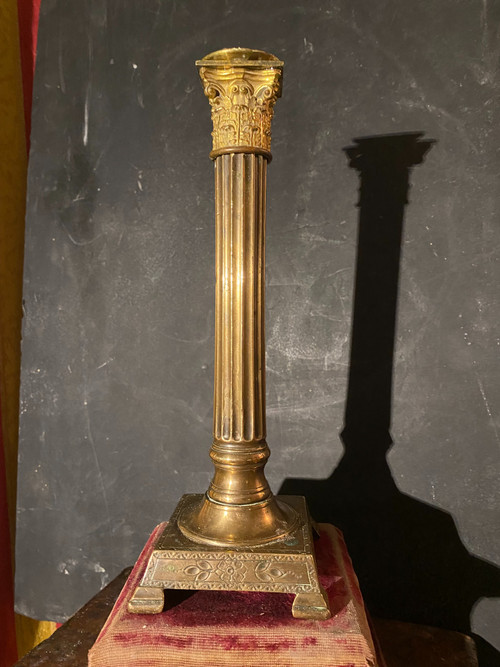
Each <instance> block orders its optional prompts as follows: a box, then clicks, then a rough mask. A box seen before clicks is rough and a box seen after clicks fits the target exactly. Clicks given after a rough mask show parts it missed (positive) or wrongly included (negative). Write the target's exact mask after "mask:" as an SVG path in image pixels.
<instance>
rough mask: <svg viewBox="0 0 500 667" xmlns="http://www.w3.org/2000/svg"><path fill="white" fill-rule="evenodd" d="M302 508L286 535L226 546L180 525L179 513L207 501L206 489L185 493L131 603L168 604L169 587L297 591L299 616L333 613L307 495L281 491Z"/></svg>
mask: <svg viewBox="0 0 500 667" xmlns="http://www.w3.org/2000/svg"><path fill="white" fill-rule="evenodd" d="M280 500H281V501H283V502H284V503H286V505H288V506H291V507H292V508H293V509H294V511H295V512H296V513H297V516H298V522H297V524H296V528H295V529H294V530H293V531H292V532H290V533H289V534H288V535H286V537H285V538H283V539H280V540H276V541H274V542H271V543H268V544H264V545H258V546H253V547H248V546H240V547H237V546H236V545H235V546H233V547H231V548H221V547H219V546H217V545H211V544H199V543H197V542H194V541H192V540H190V539H188V538H187V537H186V536H185V535H184V534H183V533H182V532H181V531H180V529H179V527H178V524H177V520H178V517H179V515H180V514H181V513H182V512H183V511H184V510H185V508H186V507H189V506H190V505H191V506H192V504H193V503H194V504H199V503H201V502H202V501H203V495H201V494H189V495H185V496H183V497H182V498H181V500H180V502H179V504H178V505H177V508H176V510H175V512H174V514H173V515H172V517H171V519H170V521H169V523H168V524H167V526H166V528H165V530H164V531H163V533H162V534H161V535H160V537H159V539H158V541H157V543H156V545H155V547H154V550H153V553H152V554H151V556H150V558H149V562H148V566H147V568H146V572H145V574H144V576H143V578H142V580H141V582H140V584H139V586H137V588H136V589H135V592H134V594H133V595H132V598H131V599H130V602H129V604H128V610H129V611H130V612H132V613H137V614H157V613H159V612H161V611H162V609H163V591H164V590H165V589H171V588H174V589H184V590H217V591H223V590H227V591H260V592H268V593H292V594H295V596H296V597H295V600H294V603H293V606H292V614H293V616H294V617H295V618H309V619H318V620H325V619H327V618H329V617H330V615H331V614H330V609H329V606H328V598H327V596H326V594H325V592H324V590H323V588H322V586H321V585H320V583H319V579H318V571H317V567H316V560H315V556H314V545H313V539H312V526H311V520H310V517H309V513H308V510H307V505H306V501H305V498H303V497H302V496H278V502H279V501H280Z"/></svg>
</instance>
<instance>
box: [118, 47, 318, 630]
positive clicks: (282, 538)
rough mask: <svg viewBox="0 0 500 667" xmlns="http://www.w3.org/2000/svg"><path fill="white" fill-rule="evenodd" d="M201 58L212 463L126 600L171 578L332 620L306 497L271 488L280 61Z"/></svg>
mask: <svg viewBox="0 0 500 667" xmlns="http://www.w3.org/2000/svg"><path fill="white" fill-rule="evenodd" d="M196 65H197V67H198V70H199V74H200V77H201V81H202V84H203V89H204V92H205V95H206V96H207V98H208V101H209V102H210V106H211V111H212V121H213V132H212V138H213V150H212V152H211V153H210V157H211V158H212V160H213V161H214V165H215V244H216V260H215V364H214V367H215V372H214V426H213V444H212V447H211V449H210V457H211V458H212V461H213V463H214V466H215V473H214V477H213V479H212V482H211V484H210V486H209V488H208V490H207V491H206V493H205V494H189V495H185V496H183V497H182V498H181V500H180V502H179V504H178V506H177V508H176V510H175V511H174V514H173V515H172V517H171V519H170V521H169V523H168V525H167V527H166V528H165V530H164V532H163V534H162V535H161V537H160V538H159V540H158V542H157V544H156V546H155V549H154V551H153V553H152V555H151V558H150V560H149V564H148V567H147V569H146V573H145V575H144V577H143V579H142V581H141V583H140V585H139V586H138V587H137V589H136V591H135V593H134V595H133V597H132V599H131V601H130V603H129V611H131V612H135V613H158V612H161V610H162V608H163V604H164V589H169V588H181V589H193V590H201V589H203V590H207V589H208V590H239V591H268V592H281V593H294V594H295V599H294V603H293V607H292V613H293V615H294V616H295V617H297V618H318V619H326V618H328V617H329V616H330V611H329V608H328V600H327V597H326V594H325V592H324V591H323V589H322V588H321V586H320V584H319V581H318V574H317V569H316V562H315V558H314V548H313V540H312V528H311V523H310V519H309V515H308V511H307V505H306V502H305V499H304V498H302V497H301V496H278V497H276V496H274V495H273V493H272V491H271V489H270V488H269V485H268V483H267V480H266V477H265V475H264V466H265V464H266V462H267V459H268V458H269V447H268V445H267V442H266V409H265V340H264V291H265V290H264V276H265V267H264V247H265V222H266V173H267V165H268V162H269V161H270V160H271V152H270V149H271V120H272V117H273V112H274V105H275V102H276V100H277V99H278V97H280V95H281V85H282V72H283V63H282V62H281V61H280V60H279V59H278V58H276V57H275V56H273V55H271V54H269V53H264V52H263V51H256V50H251V49H242V48H232V49H223V50H221V51H216V52H215V53H211V54H209V55H208V56H205V58H203V59H202V60H199V61H197V63H196ZM271 261H272V259H271ZM207 449H208V448H207Z"/></svg>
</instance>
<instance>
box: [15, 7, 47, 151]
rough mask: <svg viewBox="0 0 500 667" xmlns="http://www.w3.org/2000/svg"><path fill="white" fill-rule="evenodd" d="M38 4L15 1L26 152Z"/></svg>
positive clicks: (28, 142) (28, 135)
mask: <svg viewBox="0 0 500 667" xmlns="http://www.w3.org/2000/svg"><path fill="white" fill-rule="evenodd" d="M40 2H41V0H17V13H18V20H19V43H20V49H21V68H22V74H23V94H24V122H25V125H26V147H27V150H28V152H29V144H30V134H31V104H32V101H33V77H34V74H35V61H36V43H37V35H38V17H39V15H40Z"/></svg>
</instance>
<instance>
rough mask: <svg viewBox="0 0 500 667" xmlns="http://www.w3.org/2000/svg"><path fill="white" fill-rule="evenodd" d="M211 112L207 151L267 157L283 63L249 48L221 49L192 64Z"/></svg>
mask: <svg viewBox="0 0 500 667" xmlns="http://www.w3.org/2000/svg"><path fill="white" fill-rule="evenodd" d="M196 65H197V67H198V70H199V73H200V77H201V80H202V82H203V89H204V91H205V95H206V96H207V97H208V101H209V102H210V106H211V107H212V121H213V125H214V130H213V132H212V138H213V151H212V153H210V157H212V158H216V157H218V156H219V155H221V154H223V153H232V152H245V153H260V154H262V155H264V156H265V157H267V158H268V159H269V158H270V157H271V152H270V151H271V121H272V118H273V107H274V103H275V102H276V100H277V98H278V97H280V96H281V82H282V72H283V63H282V61H281V60H278V58H276V57H275V56H273V55H271V54H270V53H265V52H264V51H256V50H253V49H241V48H236V49H222V50H221V51H216V52H215V53H210V54H209V55H208V56H205V57H204V58H203V59H202V60H198V61H196Z"/></svg>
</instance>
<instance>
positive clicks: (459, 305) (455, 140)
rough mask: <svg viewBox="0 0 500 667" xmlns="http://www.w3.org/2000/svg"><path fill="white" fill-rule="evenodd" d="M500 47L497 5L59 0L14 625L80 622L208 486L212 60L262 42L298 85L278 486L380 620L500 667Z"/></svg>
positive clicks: (276, 432) (43, 60) (291, 143)
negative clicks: (354, 577) (431, 634)
mask: <svg viewBox="0 0 500 667" xmlns="http://www.w3.org/2000/svg"><path fill="white" fill-rule="evenodd" d="M499 21H500V5H499V4H498V3H493V2H488V0H485V1H484V2H483V3H480V2H470V1H469V0H467V1H465V0H458V1H457V0H437V1H436V0H433V1H431V0H423V1H422V2H418V3H414V2H409V1H407V2H401V1H400V0H399V1H398V0H385V1H384V0H382V1H381V2H378V3H373V2H368V1H356V2H352V1H349V0H329V1H328V0H326V1H325V2H319V1H312V2H308V3H307V4H304V5H296V4H294V3H290V2H287V1H285V0H276V1H275V2H272V3H271V2H263V1H262V0H258V1H256V2H252V3H248V2H241V1H239V0H238V1H231V0H229V1H227V2H222V1H219V2H215V1H214V0H209V1H207V2H203V3H202V2H193V1H191V2H182V3H181V2H174V1H171V2H160V1H159V0H144V1H143V2H141V3H133V2H124V1H121V2H118V1H116V0H110V1H108V2H105V1H104V0H93V1H92V2H86V3H82V2H76V1H75V0H72V1H69V2H68V1H63V0H44V2H42V15H41V20H40V31H39V38H38V59H37V72H36V81H35V96H34V111H33V130H32V138H31V142H32V143H31V156H30V172H29V194H28V212H27V230H26V261H25V291H24V298H25V319H24V332H23V348H22V352H23V355H22V396H21V398H22V409H21V412H22V413H21V430H20V437H21V442H20V462H19V470H20V476H19V500H18V502H19V506H18V512H19V514H18V525H17V560H16V584H17V610H18V611H19V612H21V613H23V614H27V615H30V616H34V617H37V618H43V619H53V620H58V621H60V620H63V619H65V618H67V617H68V616H69V615H70V614H72V613H73V612H74V611H75V610H76V609H77V608H78V607H80V606H81V605H82V604H83V603H84V602H85V601H86V600H87V599H88V598H89V597H90V596H92V595H93V594H94V593H95V592H96V591H97V590H98V589H99V588H101V587H102V586H103V585H104V584H105V583H106V582H107V581H108V580H109V579H110V578H112V577H114V576H115V575H116V574H118V573H119V572H120V571H121V569H122V568H123V567H124V566H126V565H129V564H130V563H132V562H133V561H134V560H135V558H136V557H137V555H138V553H139V551H140V549H141V547H142V546H143V544H144V542H145V541H146V539H147V536H148V534H149V533H150V531H151V530H152V528H153V527H154V525H155V524H156V523H158V522H159V521H160V520H163V519H165V518H168V516H169V514H170V512H171V510H172V509H173V507H174V505H175V503H176V502H177V500H178V498H179V496H180V495H181V494H182V493H184V492H201V491H204V490H205V489H206V487H207V485H208V482H209V479H210V477H211V464H210V461H209V459H208V449H209V446H210V443H211V409H212V372H213V319H214V312H213V311H214V308H213V271H214V268H213V267H214V241H213V235H214V222H213V219H214V215H213V206H214V203H213V187H214V186H213V174H212V171H213V170H212V167H211V164H210V161H209V159H208V152H209V150H210V131H211V122H210V112H209V105H208V102H207V100H206V99H205V97H204V95H203V93H202V89H201V86H200V83H199V80H198V75H197V72H196V69H195V67H194V60H195V59H197V58H200V57H202V56H204V55H206V54H207V53H209V52H210V51H213V50H215V49H218V48H222V47H225V46H236V45H241V46H249V47H252V48H260V49H264V50H268V51H270V52H272V53H274V54H275V55H277V56H279V57H280V58H282V59H283V60H284V61H285V77H284V89H283V98H282V99H281V100H280V101H279V102H278V104H277V107H276V114H275V120H274V124H273V155H274V161H273V163H272V164H271V166H270V169H269V182H268V233H267V274H266V277H267V384H268V436H269V437H268V440H269V443H270V446H271V450H272V458H271V461H270V462H269V465H268V468H267V472H268V477H269V479H270V481H271V483H272V485H273V488H274V489H275V490H276V491H277V490H278V489H279V488H280V486H282V487H283V489H284V490H286V491H289V492H290V491H291V492H296V493H301V492H302V493H305V494H306V495H307V496H308V497H309V499H310V501H311V505H312V508H313V511H314V514H315V517H316V518H317V519H318V520H329V521H332V522H334V523H337V524H338V525H340V526H341V527H342V528H343V530H344V531H345V534H346V538H347V541H348V546H349V548H350V550H351V553H352V556H353V559H354V562H355V566H356V569H357V571H358V574H359V576H360V580H361V585H362V589H363V591H364V593H365V597H366V599H367V602H368V605H369V607H370V609H371V610H372V611H373V613H376V614H379V615H385V616H387V617H393V618H400V619H403V620H414V621H417V622H420V623H429V624H434V625H441V626H443V627H448V628H451V629H458V630H463V631H470V630H471V627H472V630H473V631H474V632H476V633H478V634H479V635H481V636H482V637H483V638H484V640H479V642H480V646H481V655H482V658H483V662H482V664H484V665H487V666H491V665H494V664H497V662H498V653H497V652H496V651H495V650H494V649H493V648H492V647H490V646H489V645H488V643H487V642H490V643H491V644H493V645H495V646H496V647H497V649H498V648H500V622H499V619H500V606H499V601H498V600H492V599H490V598H492V597H494V596H497V597H498V596H500V574H499V572H500V570H499V568H498V565H499V564H500V535H499V530H498V527H499V518H500V517H499V507H500V497H499V472H500V470H499V468H500V432H499V430H500V386H499V379H500V362H499V352H500V299H499V288H500V262H499V258H500V221H499V205H500V189H499V178H498V175H499V171H500V160H499V157H498V150H499V146H500V132H499V129H498V127H499V118H498V93H499V88H500V86H499V73H498V65H499V62H498V59H499V55H500V47H499V41H498V34H497V31H498V25H499ZM408 132H411V133H414V132H422V133H423V134H422V135H421V137H420V138H419V137H417V136H414V135H407V134H406V135H404V134H403V133H408ZM389 134H395V135H403V136H396V137H388V136H386V135H389ZM361 136H371V137H374V139H372V141H371V142H364V143H363V142H359V143H358V144H354V143H353V140H354V139H355V138H357V137H361ZM431 140H433V141H434V143H433V144H431V143H430V142H431ZM419 142H420V145H422V142H424V144H425V147H426V151H427V152H426V153H425V156H424V157H423V161H422V163H421V164H419V165H418V166H414V167H413V168H411V169H409V170H408V167H410V166H411V165H412V164H415V163H416V162H418V160H417V159H416V158H415V155H414V152H415V150H417V152H418V145H419ZM426 142H429V143H426ZM352 145H356V146H358V148H359V150H360V151H361V153H362V156H363V157H362V158H361V161H362V165H361V166H360V163H359V160H358V162H356V164H351V166H350V161H352V159H353V157H352V152H351V153H350V155H346V153H345V151H344V149H345V148H346V147H348V146H352ZM415 146H417V149H416V148H415ZM355 152H356V151H355ZM353 167H354V168H353ZM408 177H409V193H408V196H409V203H408V205H406V206H405V197H406V195H407V192H406V191H407V180H406V179H407V178H408ZM360 183H361V195H360V194H359V192H358V190H359V187H360ZM358 200H359V201H358ZM358 203H359V205H360V206H359V207H358ZM358 231H359V244H358ZM356 276H357V279H356ZM356 280H357V282H356ZM355 284H356V299H354V293H355ZM397 295H399V297H398V301H396V297H397ZM352 315H354V317H353V316H352ZM353 332H354V339H353V341H352V348H351V335H352V334H353ZM356 332H357V333H356ZM350 350H351V351H350ZM392 371H393V374H392ZM391 377H392V381H391ZM347 395H349V400H348V401H347V402H346V396H347ZM391 395H392V400H391ZM391 420H392V421H391ZM389 426H390V435H389ZM341 433H342V437H339V434H341ZM391 443H392V447H391V446H390V445H391ZM386 454H387V459H386ZM283 482H284V484H283ZM494 563H496V565H494ZM469 619H470V620H469ZM470 623H472V626H471V625H470Z"/></svg>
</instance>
